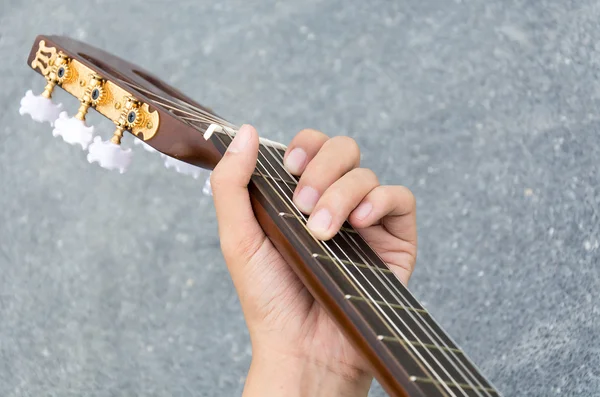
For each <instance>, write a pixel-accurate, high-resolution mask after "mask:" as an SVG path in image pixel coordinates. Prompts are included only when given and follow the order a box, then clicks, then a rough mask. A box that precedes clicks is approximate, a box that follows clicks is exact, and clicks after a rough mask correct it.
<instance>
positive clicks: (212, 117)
mask: <svg viewBox="0 0 600 397" xmlns="http://www.w3.org/2000/svg"><path fill="white" fill-rule="evenodd" d="M128 85H131V84H128ZM133 88H137V89H140V90H142V91H145V92H146V93H148V94H151V95H152V96H156V97H159V98H161V99H163V100H166V101H168V102H171V103H173V104H174V105H180V104H178V103H175V102H173V101H170V100H169V99H168V98H162V97H160V96H159V95H157V94H155V93H153V92H150V91H146V90H145V89H143V88H141V87H137V86H133ZM159 104H161V105H162V106H165V107H168V108H171V109H173V110H175V111H178V112H181V113H184V114H187V115H189V116H192V117H183V116H178V117H181V118H185V119H188V120H190V121H200V122H206V123H212V122H215V121H218V122H221V124H227V125H228V126H231V127H233V128H235V127H234V126H233V124H231V123H229V122H227V121H226V120H223V119H222V118H220V117H218V116H215V115H213V114H211V113H208V112H206V111H204V110H203V109H199V108H196V107H193V106H192V105H189V104H187V103H185V102H181V104H182V105H185V107H187V108H189V110H192V111H196V112H197V113H195V114H194V113H191V112H186V111H183V110H182V109H180V108H177V107H173V106H170V105H168V104H164V103H159ZM198 113H201V114H202V115H207V116H208V117H207V118H204V117H202V115H199V114H198ZM199 116H200V117H199ZM228 135H229V133H228ZM229 136H230V137H231V135H229ZM219 139H220V138H219ZM265 148H266V149H267V150H268V151H269V153H271V155H272V152H271V150H272V149H271V148H270V147H269V146H268V145H266V146H265ZM275 152H276V153H277V155H278V156H280V157H281V159H282V160H283V158H282V156H281V153H280V152H278V151H276V150H275ZM259 154H260V153H259ZM263 157H264V159H265V160H266V161H267V163H269V165H270V166H271V168H272V169H273V170H275V172H276V173H277V174H278V176H279V177H280V179H282V180H283V178H282V176H281V175H280V174H279V172H278V171H277V170H276V169H275V167H273V165H272V164H271V163H270V162H269V160H268V159H267V158H266V156H263ZM261 165H262V164H261ZM263 168H264V169H265V170H267V169H266V167H264V165H263ZM283 168H284V169H285V167H283ZM286 172H287V170H286ZM261 173H262V172H261ZM267 173H268V174H269V176H271V175H270V173H269V172H268V171H267ZM287 173H288V175H289V176H290V177H292V178H293V176H292V175H291V174H290V173H289V172H287ZM271 177H272V176H271ZM284 183H285V181H284ZM285 185H286V187H287V188H288V190H290V191H291V192H292V193H293V191H292V190H291V188H290V186H289V185H288V184H287V183H285ZM286 197H287V195H286ZM288 200H289V198H288ZM292 204H293V202H292ZM294 207H295V205H294ZM296 210H298V208H296ZM298 212H300V211H299V210H298ZM300 214H301V215H302V218H304V216H303V214H302V213H301V212H300ZM304 220H305V221H306V219H304ZM340 234H341V237H342V238H344V240H345V241H346V242H347V243H348V244H349V245H350V247H351V248H352V249H353V250H354V252H355V253H356V254H358V255H359V257H360V258H361V260H363V261H364V262H370V260H365V258H363V255H362V254H361V253H360V252H358V251H357V250H356V248H355V247H354V245H357V246H358V248H359V249H360V250H361V251H362V253H363V254H365V255H367V254H366V253H365V252H364V251H363V249H362V247H360V245H358V244H357V242H356V240H354V238H353V237H351V236H349V233H344V232H342V233H340ZM345 234H348V237H349V238H350V239H351V241H352V243H353V244H352V243H351V242H350V241H349V240H348V238H347V237H346V236H345ZM359 236H360V235H359ZM360 237H361V238H362V236H360ZM336 245H337V246H338V248H340V250H341V251H342V252H343V253H344V254H345V256H346V257H347V258H348V260H349V261H350V262H351V263H352V264H353V265H354V267H355V268H356V269H357V271H358V272H359V273H360V274H361V276H362V277H363V278H365V280H367V282H369V284H371V282H370V281H369V280H368V278H367V277H366V276H365V275H364V274H363V273H362V271H360V269H359V268H358V267H357V266H356V264H354V262H353V261H352V260H351V259H350V258H349V257H348V255H347V253H345V252H344V251H343V250H342V249H341V247H339V245H338V244H337V242H336ZM328 248H329V247H328ZM332 253H333V252H332ZM375 254H376V253H375ZM334 256H336V259H337V260H338V261H339V262H340V263H341V264H342V265H344V264H343V262H342V261H340V260H339V258H337V255H335V254H334ZM380 259H381V258H380ZM382 261H383V260H382ZM383 262H384V261H383ZM384 263H385V262H384ZM344 267H345V266H344ZM373 267H374V268H377V270H378V272H379V273H380V274H381V276H382V277H383V280H382V278H381V277H380V276H379V275H378V274H377V273H376V272H375V269H373ZM345 270H346V271H348V269H345ZM370 270H371V272H373V274H374V275H375V276H376V277H377V279H378V280H379V281H380V282H382V284H383V285H384V287H385V288H386V289H387V290H388V292H390V293H391V294H392V296H394V298H395V299H396V300H397V301H398V302H399V303H400V299H399V298H398V295H396V293H397V294H399V295H400V296H401V297H402V299H403V300H404V301H405V302H406V305H405V306H407V307H409V308H412V309H414V307H413V306H412V305H411V304H410V302H408V300H407V299H406V298H405V297H404V296H402V293H401V292H400V291H399V290H398V288H397V287H396V286H395V285H394V284H393V283H391V281H390V280H388V279H387V278H386V277H385V276H384V274H383V269H381V268H379V267H378V266H371V267H370ZM357 282H358V281H357ZM388 283H389V284H390V285H391V286H392V288H393V289H395V290H396V293H394V292H393V291H391V290H390V288H389V287H388V286H387V285H386V284H388ZM359 284H360V283H359ZM361 287H362V285H361ZM371 287H372V288H373V289H374V290H375V291H376V292H377V293H378V294H379V295H380V297H381V298H382V300H383V301H384V303H386V304H387V306H388V307H390V308H391V306H390V304H389V303H388V302H387V301H386V300H385V298H383V296H382V295H381V293H379V291H377V289H376V288H374V287H373V285H372V284H371ZM362 288H363V290H364V287H362ZM407 291H408V290H407ZM365 292H366V291H365ZM408 292H409V293H410V291H408ZM367 295H369V294H368V293H367ZM369 297H370V296H369ZM371 299H372V298H371ZM373 302H374V300H373ZM392 312H393V313H394V314H396V316H397V317H398V319H399V320H400V321H402V323H403V324H404V325H405V326H406V324H405V323H404V320H403V319H402V318H401V317H400V316H398V314H397V313H396V312H395V311H392ZM407 313H408V314H409V316H410V318H411V319H412V320H413V321H414V322H415V323H416V324H417V325H418V326H419V328H421V330H422V331H423V332H425V334H426V335H427V337H428V338H429V339H431V340H432V341H433V342H434V345H435V346H436V347H437V348H439V350H440V351H441V352H442V354H443V355H444V357H445V358H446V360H448V361H449V362H450V363H451V364H452V365H453V366H454V367H455V369H457V371H458V372H459V373H460V375H461V376H462V377H463V378H464V379H465V380H466V381H467V383H468V386H470V387H471V388H472V389H473V390H474V391H475V392H476V393H477V395H478V396H480V395H481V394H480V393H479V390H482V391H484V392H486V395H488V396H489V395H490V394H489V393H487V390H486V387H485V386H483V385H482V384H481V382H479V380H478V379H477V378H476V377H475V376H473V375H472V374H470V375H471V376H472V377H473V379H475V381H476V383H478V386H479V387H481V389H478V388H477V387H475V386H474V385H473V384H472V383H471V382H470V381H469V379H468V378H467V377H466V376H465V375H464V373H462V371H461V370H460V369H459V368H456V366H455V365H454V363H453V362H452V361H451V360H450V359H449V358H448V355H447V354H446V352H445V349H442V348H440V346H439V345H438V343H437V342H436V341H435V339H434V338H432V337H431V335H430V334H429V332H428V331H427V330H425V329H424V328H423V327H422V325H421V324H420V323H419V322H418V321H416V320H415V317H414V316H413V313H411V311H408V312H407ZM384 315H385V313H384ZM385 316H386V317H387V315H385ZM418 317H419V318H420V320H421V321H423V323H424V324H425V325H426V326H427V327H428V328H429V329H430V330H431V331H432V332H433V333H434V334H435V336H436V337H437V339H438V340H439V341H440V342H442V344H444V345H445V346H444V347H446V348H449V346H448V345H447V344H446V343H445V342H444V341H443V340H442V339H441V338H440V336H439V335H437V333H436V331H435V330H433V329H432V328H431V326H430V325H429V324H428V323H427V322H426V321H425V320H424V319H423V318H422V317H421V316H420V315H418ZM388 320H389V318H388ZM390 322H391V323H392V324H393V322H392V321H391V320H390ZM393 325H395V324H393ZM406 327H407V328H408V329H409V330H410V331H411V333H413V336H415V338H417V339H418V337H417V336H416V335H415V334H414V332H412V330H411V329H410V327H408V326H406ZM398 331H399V330H398ZM404 339H405V340H406V337H404ZM406 341H407V342H408V340H406ZM419 342H420V343H421V345H422V346H423V347H425V346H424V344H423V342H421V341H420V340H419ZM409 345H410V344H409ZM426 351H428V353H429V354H430V355H431V356H432V358H433V359H434V361H436V362H437V364H438V365H440V367H442V369H443V370H444V372H446V371H445V368H444V367H443V366H442V365H441V364H440V363H439V362H438V361H437V359H436V358H435V357H434V356H433V355H432V353H431V352H429V350H427V349H426ZM449 351H450V353H451V354H452V356H453V357H454V358H455V359H456V360H457V361H458V362H459V364H460V365H461V366H462V367H463V368H464V369H465V370H467V371H468V372H470V371H469V370H468V369H467V368H466V367H465V365H464V364H463V363H462V362H461V361H460V360H458V359H457V357H456V355H455V353H454V352H453V350H452V349H450V348H449ZM419 356H420V354H419ZM465 358H466V357H465ZM422 360H423V359H422ZM423 361H424V362H425V363H426V361H425V360H423ZM431 370H432V369H431ZM432 371H433V370H432ZM433 372H435V371H433ZM436 375H437V374H436ZM446 375H448V376H449V377H450V378H451V379H452V380H453V382H454V384H455V385H456V386H457V387H458V388H459V389H460V390H461V391H462V392H463V394H464V395H465V396H466V394H465V393H464V391H463V390H462V388H461V387H460V386H459V385H458V384H457V383H456V382H455V381H454V379H453V378H452V377H451V376H450V374H448V373H447V372H446ZM440 382H441V383H442V384H444V383H445V382H444V381H442V380H441V379H440ZM448 391H449V392H450V393H452V391H451V390H448ZM452 394H453V393H452Z"/></svg>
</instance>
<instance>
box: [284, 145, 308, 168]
mask: <svg viewBox="0 0 600 397" xmlns="http://www.w3.org/2000/svg"><path fill="white" fill-rule="evenodd" d="M305 162H306V152H305V151H304V150H302V149H300V148H299V147H297V148H295V149H294V150H292V151H291V152H290V153H289V154H288V155H287V157H286V158H285V161H284V164H285V167H286V168H287V169H288V171H290V172H291V173H292V174H299V173H301V172H302V167H304V163H305Z"/></svg>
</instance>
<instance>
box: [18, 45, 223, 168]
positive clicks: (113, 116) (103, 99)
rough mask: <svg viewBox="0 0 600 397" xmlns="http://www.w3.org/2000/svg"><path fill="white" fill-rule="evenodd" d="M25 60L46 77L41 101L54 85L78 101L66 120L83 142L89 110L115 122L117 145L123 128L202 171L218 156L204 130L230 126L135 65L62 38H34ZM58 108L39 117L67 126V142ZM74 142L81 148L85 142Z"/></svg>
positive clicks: (65, 122)
mask: <svg viewBox="0 0 600 397" xmlns="http://www.w3.org/2000/svg"><path fill="white" fill-rule="evenodd" d="M28 64H29V65H30V66H31V67H32V68H33V69H34V70H35V71H37V72H39V73H40V74H41V75H42V76H44V77H45V78H46V80H47V85H46V87H45V90H44V92H43V94H42V95H41V97H40V99H41V100H43V99H48V100H49V99H50V98H51V96H52V92H53V90H54V89H55V87H57V86H58V87H61V88H63V89H64V90H65V91H67V92H68V93H70V94H72V95H73V96H74V97H76V98H77V99H78V100H79V101H80V103H81V105H80V107H79V110H78V112H77V114H76V115H75V116H74V117H73V118H72V119H71V121H70V122H71V123H75V124H77V123H76V120H79V121H81V123H80V124H81V125H79V126H78V128H80V129H81V130H80V131H78V133H81V134H84V136H85V137H84V138H81V139H83V140H84V141H85V140H87V139H88V136H87V135H85V134H87V133H89V134H91V132H90V131H88V130H87V129H89V128H91V127H87V126H85V116H86V114H87V112H88V110H89V109H90V108H92V109H95V110H96V111H98V112H99V113H101V114H102V115H104V116H105V117H107V118H108V119H110V120H111V121H112V122H114V123H115V132H114V134H113V137H112V139H111V142H112V143H113V144H116V145H118V144H120V140H121V136H122V134H123V132H124V131H128V132H130V133H131V134H132V135H134V137H136V138H137V139H140V140H142V141H143V142H144V143H145V144H147V145H149V146H150V147H152V148H153V149H155V150H158V151H159V152H161V153H163V154H165V155H167V156H169V157H172V158H174V159H177V160H180V161H183V162H186V163H188V164H192V165H195V166H199V167H202V168H205V169H212V168H214V166H215V165H216V164H217V162H218V161H219V159H220V158H221V154H220V153H219V152H218V151H217V149H216V148H215V147H214V146H213V144H212V143H211V142H210V141H208V140H206V139H204V137H203V133H204V132H205V130H206V129H207V128H208V127H209V126H210V125H211V124H214V123H216V124H218V125H223V126H226V125H230V124H229V123H227V122H226V121H225V120H223V119H222V118H220V117H219V116H217V115H216V114H215V113H214V112H213V111H212V110H210V109H208V108H206V107H204V106H202V105H200V104H199V103H197V102H195V101H194V100H193V99H191V98H189V97H188V96H186V95H185V94H183V93H182V92H180V91H179V90H177V89H175V88H173V87H171V86H169V85H168V84H166V83H164V82H163V81H161V80H160V79H159V78H158V77H155V76H153V75H152V74H150V73H148V72H147V71H145V70H143V69H142V68H140V67H138V66H136V65H133V64H131V63H129V62H127V61H125V60H123V59H120V58H118V57H116V56H114V55H111V54H109V53H107V52H105V51H102V50H100V49H97V48H94V47H92V46H90V45H88V44H85V43H81V42H79V41H76V40H73V39H70V38H67V37H63V36H38V37H37V38H36V40H35V42H34V45H33V47H32V49H31V52H30V54H29V58H28ZM28 95H30V93H28ZM60 110H62V109H61V108H59V107H58V106H56V107H55V108H52V107H51V108H49V114H45V115H42V116H40V117H41V118H40V119H39V120H38V121H49V122H50V123H51V124H53V123H54V120H56V123H57V124H58V123H62V124H61V125H60V126H63V128H65V129H66V130H67V131H66V132H64V135H63V138H64V139H65V140H67V139H68V137H66V136H65V135H66V134H68V133H70V130H69V128H70V127H69V126H68V120H67V117H66V115H61V116H60V117H56V116H58V112H59V111H60ZM22 112H24V111H22ZM25 112H26V111H25ZM34 118H35V117H34ZM60 118H62V119H64V120H61V121H59V120H58V119H60ZM55 130H56V129H55ZM58 133H59V134H62V132H61V131H59V132H58ZM55 135H56V133H55ZM89 138H90V140H91V136H90V137H89ZM74 140H76V139H74ZM94 142H96V141H94ZM70 143H74V142H70ZM76 143H81V145H82V147H84V148H86V147H87V145H88V144H89V142H76ZM117 148H118V147H117ZM88 159H89V158H88Z"/></svg>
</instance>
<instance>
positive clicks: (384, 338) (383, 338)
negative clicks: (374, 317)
mask: <svg viewBox="0 0 600 397" xmlns="http://www.w3.org/2000/svg"><path fill="white" fill-rule="evenodd" d="M377 339H379V340H380V341H383V342H393V343H400V344H402V345H405V344H407V343H408V344H411V345H413V346H423V347H426V348H427V349H432V350H436V349H439V350H445V351H449V352H453V353H458V354H463V351H462V350H460V349H454V348H452V347H444V346H436V345H430V344H429V343H420V342H411V341H405V340H402V339H400V338H397V337H395V336H385V335H378V336H377Z"/></svg>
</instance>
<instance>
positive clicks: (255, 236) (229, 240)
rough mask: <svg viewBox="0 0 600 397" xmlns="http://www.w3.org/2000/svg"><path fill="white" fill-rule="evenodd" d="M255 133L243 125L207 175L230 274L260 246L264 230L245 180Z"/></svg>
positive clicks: (252, 160) (255, 143)
mask: <svg viewBox="0 0 600 397" xmlns="http://www.w3.org/2000/svg"><path fill="white" fill-rule="evenodd" d="M257 157H258V133H257V132H256V129H254V127H252V126H250V125H246V124H245V125H243V126H242V127H241V128H240V129H239V131H238V133H237V134H236V136H235V138H234V139H233V141H232V142H231V144H230V145H229V148H228V149H227V151H226V152H225V154H224V155H223V158H222V159H221V161H220V162H219V163H218V164H217V166H216V167H215V169H214V170H213V172H212V175H211V177H210V182H211V187H212V190H213V199H214V203H215V208H216V212H217V221H218V224H219V238H220V240H221V249H222V251H223V255H224V256H225V261H226V262H227V264H228V266H229V271H230V272H231V273H232V276H235V274H234V273H237V272H236V269H233V268H232V265H234V264H235V263H240V259H241V262H242V263H245V262H247V261H248V260H249V259H250V258H251V257H252V256H253V255H254V253H255V252H256V251H257V250H258V248H260V246H261V244H262V243H263V241H264V239H265V234H264V232H263V231H262V229H261V227H260V225H259V224H258V222H257V221H256V217H255V216H254V212H253V211H252V205H251V204H250V194H249V193H248V183H249V182H250V178H251V177H252V173H253V172H254V169H255V167H256V159H257Z"/></svg>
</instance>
